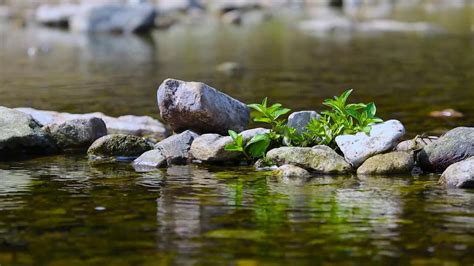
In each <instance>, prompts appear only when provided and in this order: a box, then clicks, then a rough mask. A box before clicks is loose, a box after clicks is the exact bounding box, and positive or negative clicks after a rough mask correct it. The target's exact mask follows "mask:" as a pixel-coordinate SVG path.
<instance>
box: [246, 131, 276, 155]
mask: <svg viewBox="0 0 474 266" xmlns="http://www.w3.org/2000/svg"><path fill="white" fill-rule="evenodd" d="M270 142H271V140H270V138H269V136H268V135H267V134H261V135H255V136H254V137H253V138H252V139H251V140H250V141H249V143H248V144H247V147H248V151H249V153H250V155H251V156H252V157H253V158H260V157H263V156H264V155H265V152H266V151H267V149H268V147H269V146H270Z"/></svg>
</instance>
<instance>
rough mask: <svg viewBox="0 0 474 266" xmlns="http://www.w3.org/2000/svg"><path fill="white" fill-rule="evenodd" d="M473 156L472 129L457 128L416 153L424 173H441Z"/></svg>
mask: <svg viewBox="0 0 474 266" xmlns="http://www.w3.org/2000/svg"><path fill="white" fill-rule="evenodd" d="M471 156H474V127H457V128H455V129H452V130H450V131H448V132H447V133H446V134H444V135H443V136H441V137H440V138H439V139H437V140H436V141H434V142H432V143H430V144H428V145H426V146H425V147H424V148H423V149H422V150H421V151H420V152H419V153H418V163H419V165H420V166H421V168H422V169H423V170H425V171H430V172H436V173H441V172H443V171H444V170H445V169H446V168H447V167H448V166H450V165H451V164H453V163H456V162H459V161H462V160H464V159H466V158H469V157H471Z"/></svg>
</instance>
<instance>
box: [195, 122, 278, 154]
mask: <svg viewBox="0 0 474 266" xmlns="http://www.w3.org/2000/svg"><path fill="white" fill-rule="evenodd" d="M268 132H269V130H268V129H264V128H254V129H249V130H246V131H243V132H241V133H240V134H242V136H243V139H244V142H247V141H249V140H250V139H251V138H253V137H254V136H255V135H257V134H265V133H268ZM229 143H232V138H231V137H230V136H221V135H219V134H203V135H201V136H199V137H197V138H196V139H194V142H193V143H192V144H191V155H192V157H193V158H194V159H196V160H200V161H203V162H225V161H237V160H241V159H244V158H243V155H242V153H240V152H232V151H226V150H225V149H224V147H225V145H227V144H229Z"/></svg>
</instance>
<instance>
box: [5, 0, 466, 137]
mask: <svg viewBox="0 0 474 266" xmlns="http://www.w3.org/2000/svg"><path fill="white" fill-rule="evenodd" d="M473 18H474V5H473V1H472V0H155V1H144V0H130V1H107V0H100V1H99V0H83V1H59V0H57V1H53V0H51V1H38V0H36V1H27V0H0V105H4V106H8V107H20V106H25V107H33V108H37V109H44V110H55V111H66V112H73V113H85V112H95V111H100V112H104V113H106V114H108V115H113V116H118V115H125V114H135V115H151V116H154V117H158V109H157V104H156V100H155V96H156V89H157V88H158V86H159V84H160V83H161V82H162V81H163V80H164V79H165V78H168V77H172V78H177V79H182V80H194V81H202V82H205V83H207V84H209V85H210V86H212V87H214V88H217V89H219V90H221V91H224V92H226V93H228V94H230V95H231V96H233V97H235V98H237V99H240V100H241V101H244V102H246V103H252V102H260V101H261V99H262V98H263V97H266V96H268V97H269V99H270V101H271V102H280V103H282V104H284V105H286V106H288V107H289V108H291V109H293V110H304V109H312V110H321V109H322V108H323V107H322V105H321V102H322V100H323V99H325V98H328V97H332V96H333V95H338V94H340V93H341V92H342V91H343V90H346V89H349V88H352V89H354V93H353V96H352V100H353V101H364V102H370V101H374V102H375V103H376V104H377V106H378V112H379V115H380V116H381V117H382V118H384V119H390V118H396V119H400V120H401V121H402V122H403V123H404V124H406V126H407V129H408V131H409V132H410V133H411V134H412V135H415V134H420V133H430V134H440V133H442V132H443V131H445V130H447V129H450V128H453V127H455V126H458V125H471V126H472V125H474V118H473V114H474V104H473V103H474V102H473V100H472V99H473V98H474V80H473V73H474V53H473V43H474V42H473V41H474V22H473V21H474V20H473ZM451 109H452V110H451Z"/></svg>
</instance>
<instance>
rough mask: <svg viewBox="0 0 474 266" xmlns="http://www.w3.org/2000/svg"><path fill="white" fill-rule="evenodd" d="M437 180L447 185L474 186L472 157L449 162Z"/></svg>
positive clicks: (473, 159) (457, 186)
mask: <svg viewBox="0 0 474 266" xmlns="http://www.w3.org/2000/svg"><path fill="white" fill-rule="evenodd" d="M439 182H440V183H441V184H444V185H446V186H448V187H456V188H474V157H470V158H468V159H465V160H463V161H460V162H457V163H453V164H451V165H450V166H449V167H448V168H446V170H445V171H444V172H443V174H442V175H441V178H440V180H439Z"/></svg>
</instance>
